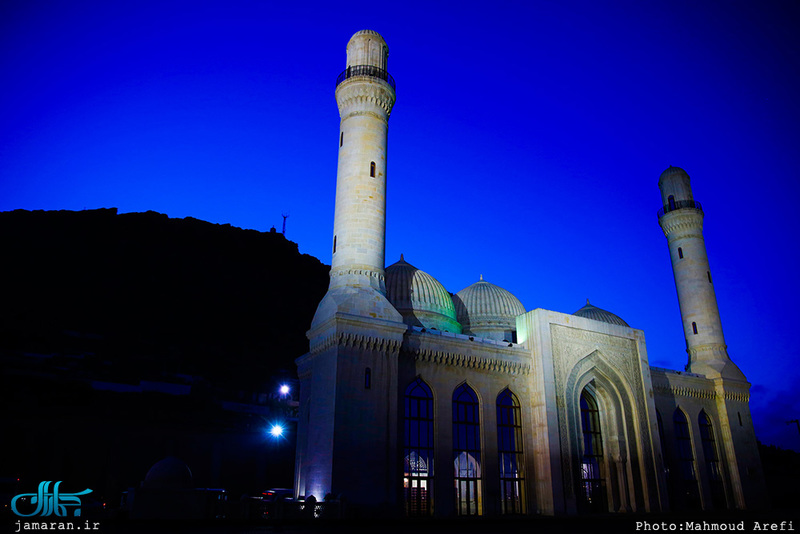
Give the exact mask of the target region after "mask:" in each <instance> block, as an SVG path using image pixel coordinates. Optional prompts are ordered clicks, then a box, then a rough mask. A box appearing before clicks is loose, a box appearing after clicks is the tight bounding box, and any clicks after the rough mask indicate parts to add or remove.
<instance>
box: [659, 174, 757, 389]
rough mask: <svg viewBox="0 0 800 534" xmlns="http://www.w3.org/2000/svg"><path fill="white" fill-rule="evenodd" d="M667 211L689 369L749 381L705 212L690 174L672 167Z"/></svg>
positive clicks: (664, 196) (665, 185)
mask: <svg viewBox="0 0 800 534" xmlns="http://www.w3.org/2000/svg"><path fill="white" fill-rule="evenodd" d="M658 187H659V189H660V190H661V200H662V204H663V207H662V208H661V210H660V211H659V212H658V223H659V224H660V225H661V229H662V230H663V231H664V235H665V236H666V237H667V243H668V244H669V254H670V258H671V259H672V271H673V273H674V275H675V286H676V287H677V290H678V302H679V303H680V308H681V319H682V320H683V332H684V336H685V337H686V350H687V352H688V353H689V365H688V367H687V370H688V371H690V372H692V373H698V374H702V375H705V376H706V377H708V378H720V377H721V378H732V379H736V380H745V377H744V375H743V374H742V372H741V371H740V370H739V368H738V367H737V366H736V364H734V363H733V362H732V361H731V360H730V358H729V357H728V352H727V346H726V345H725V338H724V336H723V335H722V324H721V323H720V319H719V309H718V307H717V297H716V295H715V293H714V284H713V278H712V276H711V269H710V268H709V266H708V255H707V254H706V245H705V241H704V240H703V209H702V207H701V206H700V203H699V202H695V200H694V197H693V196H692V188H691V185H690V184H689V175H688V174H686V171H684V170H683V169H681V168H679V167H669V168H668V169H667V170H665V171H664V172H663V173H661V177H660V178H659V179H658Z"/></svg>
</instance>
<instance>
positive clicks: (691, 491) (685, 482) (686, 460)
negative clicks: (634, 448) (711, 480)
mask: <svg viewBox="0 0 800 534" xmlns="http://www.w3.org/2000/svg"><path fill="white" fill-rule="evenodd" d="M672 422H673V424H674V425H675V440H676V442H677V443H676V445H677V446H678V462H679V463H680V492H681V499H682V500H683V505H684V507H686V508H689V509H699V508H700V495H699V493H698V489H697V475H696V473H695V469H694V453H693V452H692V436H691V434H690V433H689V423H688V422H687V420H686V414H684V413H683V411H682V410H681V409H680V408H676V409H675V414H674V415H673V416H672Z"/></svg>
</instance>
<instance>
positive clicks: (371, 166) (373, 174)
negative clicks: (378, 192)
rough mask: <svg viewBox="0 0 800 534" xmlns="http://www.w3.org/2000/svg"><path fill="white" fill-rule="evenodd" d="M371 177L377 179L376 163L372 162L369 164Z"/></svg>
mask: <svg viewBox="0 0 800 534" xmlns="http://www.w3.org/2000/svg"><path fill="white" fill-rule="evenodd" d="M369 175H370V176H371V177H373V178H375V162H374V161H370V162H369Z"/></svg>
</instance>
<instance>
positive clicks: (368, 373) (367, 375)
mask: <svg viewBox="0 0 800 534" xmlns="http://www.w3.org/2000/svg"><path fill="white" fill-rule="evenodd" d="M370 388H372V369H370V368H369V367H367V368H366V369H364V389H370Z"/></svg>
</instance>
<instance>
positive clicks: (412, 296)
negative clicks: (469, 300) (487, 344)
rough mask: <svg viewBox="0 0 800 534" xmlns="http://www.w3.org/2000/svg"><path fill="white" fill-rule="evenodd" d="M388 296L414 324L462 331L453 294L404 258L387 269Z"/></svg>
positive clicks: (408, 322) (404, 319)
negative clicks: (457, 318)
mask: <svg viewBox="0 0 800 534" xmlns="http://www.w3.org/2000/svg"><path fill="white" fill-rule="evenodd" d="M386 298H388V299H389V302H391V303H392V306H394V307H395V308H396V309H397V311H398V312H400V315H402V316H403V321H404V322H405V323H406V324H409V325H412V326H423V327H425V328H436V329H437V330H443V331H446V332H455V333H456V334H460V333H461V325H460V324H458V321H457V320H456V309H455V306H453V299H452V297H451V296H450V293H448V292H447V290H446V289H445V288H444V286H443V285H442V284H440V283H439V281H438V280H436V279H435V278H434V277H432V276H431V275H429V274H428V273H426V272H424V271H420V270H419V269H417V268H416V267H414V266H413V265H411V264H410V263H406V261H405V259H404V258H403V255H402V254H401V255H400V261H398V262H397V263H395V264H393V265H390V266H389V267H387V268H386Z"/></svg>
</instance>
